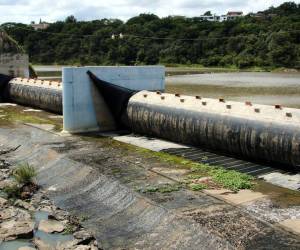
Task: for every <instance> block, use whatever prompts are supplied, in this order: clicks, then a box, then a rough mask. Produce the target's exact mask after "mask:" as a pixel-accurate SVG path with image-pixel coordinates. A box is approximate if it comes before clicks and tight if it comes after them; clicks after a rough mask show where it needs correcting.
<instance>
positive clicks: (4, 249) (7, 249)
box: [0, 240, 34, 250]
mask: <svg viewBox="0 0 300 250" xmlns="http://www.w3.org/2000/svg"><path fill="white" fill-rule="evenodd" d="M20 247H34V245H33V244H32V243H31V242H30V240H12V241H7V242H2V243H0V250H17V249H19V248H20Z"/></svg>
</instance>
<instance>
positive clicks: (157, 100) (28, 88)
mask: <svg viewBox="0 0 300 250" xmlns="http://www.w3.org/2000/svg"><path fill="white" fill-rule="evenodd" d="M89 74H90V77H91V78H92V80H93V81H94V83H95V84H96V86H97V87H98V89H99V91H100V92H101V94H102V96H103V97H104V100H105V101H106V103H107V104H108V106H109V108H110V110H111V112H112V113H113V116H114V117H115V119H116V121H117V122H119V123H123V125H125V126H127V127H128V128H129V129H130V130H132V131H133V132H136V133H140V134H146V135H150V136H155V137H160V138H165V139H168V140H171V141H175V142H180V143H185V144H191V145H195V146H201V147H204V148H208V149H211V150H215V151H221V152H224V153H228V154H231V155H237V156H240V157H244V158H249V159H254V160H263V161H268V162H277V163H282V164H286V165H290V166H293V167H295V168H296V169H300V110H298V109H291V108H283V107H281V106H275V107H274V106H266V105H256V104H255V105H254V104H252V103H250V102H246V103H240V102H230V101H225V100H222V99H220V100H216V99H208V98H201V97H198V96H196V97H191V96H180V95H173V94H162V93H160V92H157V93H155V92H149V91H140V92H137V93H136V92H134V91H130V90H128V89H125V88H120V87H116V86H115V85H113V84H110V83H107V82H104V81H101V80H100V79H97V78H96V77H95V76H93V75H92V74H91V73H89ZM7 89H8V96H9V99H10V100H11V101H13V102H16V103H20V104H24V105H30V106H34V107H38V108H42V109H47V110H50V111H54V112H57V113H61V112H62V90H61V86H60V83H56V82H46V81H36V80H24V79H20V78H15V79H12V80H11V81H10V82H9V84H8V88H7ZM112 93H113V95H111V94H112ZM111 96H113V100H112V101H110V99H112V98H111ZM121 118H122V119H121Z"/></svg>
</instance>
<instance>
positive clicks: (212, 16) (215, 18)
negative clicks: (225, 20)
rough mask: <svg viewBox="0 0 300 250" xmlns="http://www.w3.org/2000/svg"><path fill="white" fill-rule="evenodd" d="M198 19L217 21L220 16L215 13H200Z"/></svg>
mask: <svg viewBox="0 0 300 250" xmlns="http://www.w3.org/2000/svg"><path fill="white" fill-rule="evenodd" d="M200 19H201V20H202V21H210V22H217V21H219V19H220V17H219V16H217V15H210V16H207V15H202V16H200Z"/></svg>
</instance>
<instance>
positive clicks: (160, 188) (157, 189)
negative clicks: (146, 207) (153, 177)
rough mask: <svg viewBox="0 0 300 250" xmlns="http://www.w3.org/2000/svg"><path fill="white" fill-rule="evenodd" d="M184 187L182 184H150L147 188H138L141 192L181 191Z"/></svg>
mask: <svg viewBox="0 0 300 250" xmlns="http://www.w3.org/2000/svg"><path fill="white" fill-rule="evenodd" d="M181 188H182V186H181V185H180V184H163V185H157V186H149V187H146V188H141V189H138V191H139V192H141V193H156V192H158V193H162V194H164V193H171V192H175V191H179V190H180V189H181Z"/></svg>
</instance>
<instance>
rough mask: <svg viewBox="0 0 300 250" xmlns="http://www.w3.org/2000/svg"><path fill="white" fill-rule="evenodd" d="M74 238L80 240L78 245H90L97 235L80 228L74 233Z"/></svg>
mask: <svg viewBox="0 0 300 250" xmlns="http://www.w3.org/2000/svg"><path fill="white" fill-rule="evenodd" d="M73 236H74V238H75V239H77V240H78V245H88V244H90V242H91V241H93V240H95V237H94V236H93V235H91V234H90V233H89V232H87V231H85V230H80V231H78V232H75V233H74V234H73Z"/></svg>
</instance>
